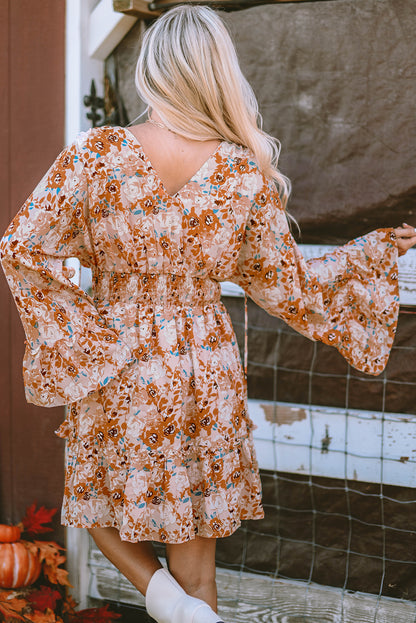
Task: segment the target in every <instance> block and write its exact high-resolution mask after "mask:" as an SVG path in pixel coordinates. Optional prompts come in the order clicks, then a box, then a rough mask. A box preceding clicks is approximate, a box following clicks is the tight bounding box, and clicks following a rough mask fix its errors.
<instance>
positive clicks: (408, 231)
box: [394, 223, 416, 255]
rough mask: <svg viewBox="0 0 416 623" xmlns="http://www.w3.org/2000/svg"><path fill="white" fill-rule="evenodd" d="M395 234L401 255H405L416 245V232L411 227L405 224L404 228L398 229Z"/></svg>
mask: <svg viewBox="0 0 416 623" xmlns="http://www.w3.org/2000/svg"><path fill="white" fill-rule="evenodd" d="M394 233H395V234H396V236H397V247H398V249H399V255H404V254H405V253H406V252H407V251H408V250H409V249H410V248H411V247H413V246H415V245H416V230H415V228H414V227H412V226H411V225H408V224H407V223H403V226H402V227H396V228H395V230H394Z"/></svg>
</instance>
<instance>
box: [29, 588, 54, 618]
mask: <svg viewBox="0 0 416 623" xmlns="http://www.w3.org/2000/svg"><path fill="white" fill-rule="evenodd" d="M58 599H62V595H61V593H60V592H59V591H57V590H56V588H53V587H52V586H41V587H40V589H38V590H37V591H33V592H32V593H30V595H29V596H28V601H29V602H30V604H31V606H32V608H33V609H34V610H41V611H42V612H43V611H44V610H46V609H47V608H50V610H55V608H56V602H57V601H58Z"/></svg>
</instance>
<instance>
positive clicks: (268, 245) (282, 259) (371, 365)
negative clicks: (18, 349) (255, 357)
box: [1, 127, 399, 543]
mask: <svg viewBox="0 0 416 623" xmlns="http://www.w3.org/2000/svg"><path fill="white" fill-rule="evenodd" d="M69 257H77V258H79V260H80V261H81V263H82V264H83V265H85V266H88V267H90V268H91V269H92V275H93V285H92V293H91V296H90V295H88V294H87V293H85V292H84V291H83V290H81V289H80V288H79V287H78V286H77V285H75V284H74V283H72V282H71V281H70V279H69V278H68V274H67V272H66V269H65V267H64V266H63V260H64V259H65V258H69ZM1 258H2V264H3V268H4V271H5V274H6V277H7V280H8V283H9V285H10V288H11V290H12V293H13V295H14V298H15V301H16V304H17V307H18V310H19V313H20V315H21V318H22V322H23V326H24V329H25V333H26V338H27V343H26V352H25V356H24V362H23V376H24V383H25V392H26V398H27V400H28V402H31V403H34V404H36V405H43V406H54V405H69V407H68V410H67V417H66V419H65V421H64V423H63V424H62V425H61V427H60V428H59V430H58V431H57V434H58V435H60V436H61V437H64V438H65V439H66V442H67V443H66V483H65V495H64V503H63V508H62V521H63V523H64V524H65V525H68V526H78V527H93V526H102V527H104V526H115V527H117V528H118V529H119V530H120V535H121V538H122V539H124V540H128V541H140V540H156V541H165V542H170V543H180V542H184V541H187V540H189V539H192V538H194V536H195V534H198V535H201V536H204V537H217V536H218V537H223V536H227V535H230V534H231V533H232V532H234V531H235V530H236V529H237V527H238V526H239V525H240V522H241V520H242V519H259V518H261V517H263V510H262V507H261V485H260V479H259V473H258V466H257V463H256V458H255V453H254V449H253V441H252V433H251V428H252V423H251V421H250V419H249V416H248V413H247V399H246V383H245V379H244V373H243V370H242V366H241V362H240V358H239V352H238V348H237V344H236V339H235V335H234V332H233V329H232V326H231V322H230V318H229V316H228V313H227V312H226V310H225V308H224V306H223V304H222V303H221V301H220V282H221V281H224V280H232V281H234V282H235V283H237V284H239V285H241V286H242V287H243V288H244V289H245V291H246V292H247V293H248V295H249V296H250V297H251V298H252V299H254V301H255V302H256V303H258V304H259V305H260V306H261V307H263V308H264V309H266V310H267V311H268V312H269V313H271V314H273V315H276V316H279V317H280V318H282V319H284V320H285V321H286V322H287V323H288V324H290V325H291V326H292V327H294V328H295V329H296V330H297V331H299V332H301V333H303V334H304V335H306V336H307V337H309V338H311V339H314V340H321V341H323V342H325V343H326V344H332V345H333V346H335V347H336V348H337V349H338V350H339V351H340V352H341V354H342V355H343V356H344V357H345V358H346V359H347V360H348V361H349V362H350V363H351V364H352V365H354V366H355V367H357V368H358V369H360V370H363V371H364V372H368V373H370V374H378V373H380V372H381V371H382V369H383V367H384V366H385V364H386V361H387V358H388V355H389V350H390V348H391V345H392V342H393V338H394V331H395V325H396V320H397V313H398V305H399V298H398V269H397V261H396V260H397V244H396V242H395V237H394V232H393V231H392V230H391V229H385V230H377V231H375V232H372V233H370V234H368V235H367V236H364V237H362V238H358V239H356V240H355V241H352V242H350V243H348V244H347V245H345V246H343V247H341V248H339V249H336V250H335V252H334V253H331V254H329V255H327V256H325V257H323V258H320V259H317V260H312V261H309V262H305V261H304V259H303V258H302V256H301V254H300V252H299V250H298V249H297V247H296V244H295V242H294V241H293V239H292V236H291V234H290V232H289V229H288V226H287V221H286V216H285V214H284V212H283V211H282V209H281V205H280V202H279V198H278V195H277V194H276V192H275V191H274V187H273V185H272V184H270V183H269V182H268V181H267V180H266V179H265V177H264V176H263V175H262V174H261V173H260V171H259V169H258V168H257V166H256V164H255V163H254V161H253V158H252V156H251V154H250V152H249V151H248V150H246V149H243V148H241V147H238V146H236V145H233V144H229V143H227V142H222V143H221V144H220V145H219V147H218V148H217V150H216V151H215V152H214V153H213V154H212V155H211V156H210V158H208V160H207V161H206V162H205V164H204V165H203V166H202V167H201V168H200V169H199V171H198V172H197V173H196V174H195V175H194V176H193V177H192V179H191V180H190V181H189V182H188V183H187V184H185V186H184V187H183V188H182V189H181V190H180V191H179V192H178V193H176V194H175V195H174V196H170V195H169V194H168V193H167V192H166V190H165V188H164V186H163V184H162V182H161V181H160V179H159V178H158V176H157V174H156V172H155V170H154V169H153V168H152V165H151V163H150V162H149V160H148V159H147V157H146V155H145V153H144V152H143V151H142V149H141V146H140V144H139V143H138V142H137V140H136V138H135V137H134V136H133V135H132V134H131V133H130V132H129V131H128V130H125V129H123V128H111V127H104V128H100V129H94V130H91V131H89V132H86V133H84V134H82V135H81V136H80V137H79V138H78V139H77V141H76V142H75V143H74V144H72V145H70V146H69V147H67V148H66V149H64V151H63V152H62V153H61V154H60V156H59V157H58V158H57V160H56V161H55V163H54V164H53V165H52V167H51V168H50V170H49V171H48V172H47V173H46V175H45V176H44V178H43V179H42V180H41V182H40V183H39V185H38V186H37V188H36V189H35V190H34V192H33V193H32V195H31V196H30V197H29V199H28V200H27V201H26V203H25V204H24V205H23V207H22V208H21V210H20V212H19V213H18V214H17V216H16V217H15V219H14V220H13V222H12V223H11V224H10V226H9V228H8V229H7V231H6V233H5V235H4V237H3V239H2V242H1Z"/></svg>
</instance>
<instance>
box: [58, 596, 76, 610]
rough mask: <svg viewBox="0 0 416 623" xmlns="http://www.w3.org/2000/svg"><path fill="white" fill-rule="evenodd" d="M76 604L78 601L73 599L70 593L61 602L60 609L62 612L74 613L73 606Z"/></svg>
mask: <svg viewBox="0 0 416 623" xmlns="http://www.w3.org/2000/svg"><path fill="white" fill-rule="evenodd" d="M77 605H78V603H77V602H76V601H75V599H74V598H73V597H72V596H71V595H68V596H67V597H66V598H65V601H64V603H63V607H62V611H63V612H64V613H66V612H68V613H69V614H75V608H76V607H77Z"/></svg>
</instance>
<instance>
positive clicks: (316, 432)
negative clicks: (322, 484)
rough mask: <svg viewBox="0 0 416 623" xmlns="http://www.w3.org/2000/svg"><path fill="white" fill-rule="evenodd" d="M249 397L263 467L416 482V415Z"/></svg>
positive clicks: (405, 483)
mask: <svg viewBox="0 0 416 623" xmlns="http://www.w3.org/2000/svg"><path fill="white" fill-rule="evenodd" d="M248 402H249V413H250V416H251V418H252V420H253V422H254V423H255V425H256V426H257V428H256V429H255V430H254V432H253V437H254V442H255V447H256V452H257V457H258V461H259V465H260V467H261V468H262V469H267V470H278V471H282V472H290V473H298V474H312V475H315V476H327V477H331V478H340V479H343V478H345V477H347V478H348V479H351V480H361V481H365V482H381V481H382V482H383V483H385V484H392V485H399V486H404V487H414V486H416V415H414V416H411V415H403V414H398V413H384V414H382V413H379V412H377V411H360V410H357V409H349V410H348V412H347V411H346V410H345V409H339V408H335V407H334V408H333V407H317V406H311V407H309V406H308V405H301V404H292V403H281V402H278V403H273V402H269V401H266V400H263V401H260V400H249V401H248Z"/></svg>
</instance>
